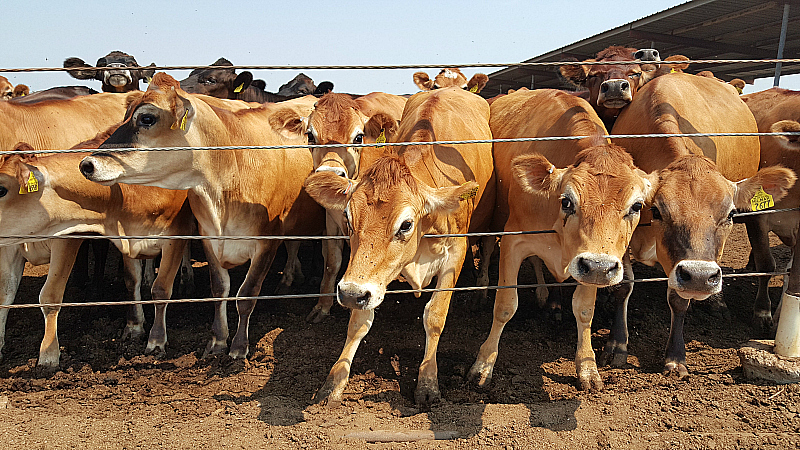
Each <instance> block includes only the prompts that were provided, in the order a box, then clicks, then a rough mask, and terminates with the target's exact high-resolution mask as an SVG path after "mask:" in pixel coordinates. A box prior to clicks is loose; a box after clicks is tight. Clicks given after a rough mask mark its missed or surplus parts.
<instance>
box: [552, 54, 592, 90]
mask: <svg viewBox="0 0 800 450" xmlns="http://www.w3.org/2000/svg"><path fill="white" fill-rule="evenodd" d="M586 61H587V62H593V61H595V60H594V59H587V60H586ZM590 70H591V66H587V65H585V64H566V65H563V66H561V67H559V68H558V71H559V73H560V74H561V76H562V77H564V78H565V79H566V80H567V81H569V82H570V83H572V84H574V85H575V86H578V87H583V86H584V84H586V79H587V77H588V76H589V71H590Z"/></svg>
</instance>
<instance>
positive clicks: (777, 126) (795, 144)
mask: <svg viewBox="0 0 800 450" xmlns="http://www.w3.org/2000/svg"><path fill="white" fill-rule="evenodd" d="M769 131H770V133H786V132H798V131H800V123H798V122H796V121H794V120H781V121H778V122H775V123H773V124H772V126H770V127H769ZM772 139H775V140H776V141H778V144H780V146H781V147H783V148H785V149H786V150H794V151H797V150H800V136H772Z"/></svg>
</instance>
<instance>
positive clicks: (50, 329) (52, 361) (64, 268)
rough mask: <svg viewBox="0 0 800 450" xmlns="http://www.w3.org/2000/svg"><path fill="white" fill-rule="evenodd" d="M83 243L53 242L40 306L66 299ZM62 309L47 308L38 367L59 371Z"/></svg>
mask: <svg viewBox="0 0 800 450" xmlns="http://www.w3.org/2000/svg"><path fill="white" fill-rule="evenodd" d="M81 243H82V240H80V239H54V240H53V242H52V244H51V247H50V268H49V270H48V272H47V281H45V283H44V286H43V287H42V290H41V292H40V293H39V303H42V304H51V305H61V302H62V300H63V299H64V288H65V287H66V286H67V280H69V274H70V272H72V266H73V265H74V264H75V256H76V255H77V254H78V249H80V247H81ZM60 310H61V306H44V307H42V314H43V315H44V338H43V339H42V344H41V346H40V347H39V362H38V364H37V365H38V366H40V367H44V368H55V367H58V362H59V359H60V358H61V349H60V348H59V345H58V313H59V311H60Z"/></svg>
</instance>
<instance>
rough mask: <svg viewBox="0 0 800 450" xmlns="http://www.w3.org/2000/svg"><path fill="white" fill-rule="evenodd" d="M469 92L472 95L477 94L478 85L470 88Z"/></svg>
mask: <svg viewBox="0 0 800 450" xmlns="http://www.w3.org/2000/svg"><path fill="white" fill-rule="evenodd" d="M469 91H470V92H472V93H473V94H477V93H478V85H477V84H476V85H475V86H472V87H471V88H469Z"/></svg>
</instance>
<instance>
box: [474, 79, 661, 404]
mask: <svg viewBox="0 0 800 450" xmlns="http://www.w3.org/2000/svg"><path fill="white" fill-rule="evenodd" d="M490 125H491V129H492V135H493V136H494V138H495V139H507V138H520V137H540V136H587V137H585V138H583V139H580V140H569V141H533V142H513V143H501V142H497V143H495V144H494V161H495V168H496V171H497V180H498V193H497V210H496V211H495V215H494V219H495V225H494V228H499V229H504V230H505V231H523V230H549V229H554V230H555V231H556V233H554V234H541V235H508V236H503V237H502V239H501V240H500V249H501V250H500V277H499V284H500V285H515V284H517V274H518V272H519V267H520V263H521V262H522V261H523V260H524V259H525V258H527V257H529V256H532V255H537V256H539V257H540V258H541V259H543V260H544V262H545V263H546V265H547V267H548V268H549V269H550V272H551V273H552V274H553V276H554V277H555V278H556V279H557V280H558V281H563V280H565V279H567V278H569V277H570V276H572V277H574V278H575V279H576V280H577V281H578V282H579V283H581V284H580V285H579V286H578V288H577V289H576V290H575V294H574V296H573V300H572V305H573V307H572V308H573V313H574V314H575V319H576V321H577V323H578V345H577V352H576V355H575V367H576V370H577V375H578V380H579V386H580V387H581V388H582V389H600V388H602V386H603V382H602V380H601V379H600V375H599V374H598V372H597V365H596V363H595V358H594V352H593V350H592V344H591V324H592V317H593V314H594V302H595V296H596V291H597V288H598V287H605V286H611V285H614V284H617V283H619V282H620V281H621V280H622V279H623V276H624V277H625V278H627V279H629V280H630V279H632V275H633V272H632V271H631V267H630V260H629V259H628V258H626V257H625V256H626V249H627V247H628V241H629V240H630V237H631V235H632V234H633V230H634V229H635V228H636V225H637V224H638V223H639V215H640V211H641V209H642V207H643V205H644V202H645V201H646V200H647V199H648V195H649V193H650V191H651V183H650V181H649V180H648V179H647V176H646V174H645V173H644V172H642V171H641V170H638V169H636V168H635V167H634V165H633V161H632V159H631V157H630V155H628V154H627V153H625V151H624V150H623V149H621V148H620V147H617V146H614V145H609V143H608V140H607V139H605V138H604V137H603V136H604V135H606V134H607V133H606V129H605V127H604V126H603V122H602V121H601V120H600V118H599V117H598V116H597V114H596V113H595V111H594V109H592V107H591V105H589V103H587V102H586V101H585V100H583V99H581V98H578V97H575V96H573V95H570V94H568V93H565V92H562V91H557V90H550V89H541V90H535V91H527V90H526V91H518V92H516V93H513V94H510V95H507V96H505V97H502V98H499V99H497V100H496V101H495V102H494V103H492V106H491V120H490ZM616 290H617V292H615V295H619V296H621V297H622V299H621V301H627V298H628V297H629V296H630V293H631V291H632V286H631V285H629V284H626V285H621V286H619V287H618V288H617V289H616ZM516 309H517V290H516V289H501V290H498V291H497V294H496V297H495V306H494V321H493V323H492V330H491V332H490V333H489V337H488V338H487V339H486V342H485V343H484V344H483V345H482V346H481V350H480V352H479V353H478V358H477V360H476V361H475V364H474V365H473V366H472V369H471V370H470V372H469V377H470V378H471V379H473V380H474V381H476V382H477V383H478V384H479V385H485V384H487V383H488V382H489V381H490V380H491V378H492V372H493V369H494V363H495V360H496V358H497V353H498V346H499V341H500V334H501V333H502V331H503V328H504V326H505V324H506V323H507V322H508V321H509V320H510V319H511V317H512V316H513V315H514V313H515V312H516ZM624 338H625V340H624V342H621V343H620V344H622V345H626V344H627V336H624Z"/></svg>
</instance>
